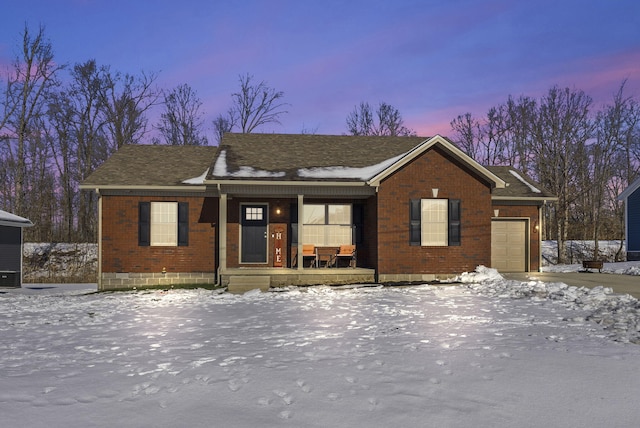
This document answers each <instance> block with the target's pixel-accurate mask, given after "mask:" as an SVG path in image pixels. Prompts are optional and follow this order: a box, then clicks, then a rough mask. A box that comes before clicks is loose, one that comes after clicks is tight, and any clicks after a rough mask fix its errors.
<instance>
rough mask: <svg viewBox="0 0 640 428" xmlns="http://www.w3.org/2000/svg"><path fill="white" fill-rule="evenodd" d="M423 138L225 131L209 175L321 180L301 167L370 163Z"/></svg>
mask: <svg viewBox="0 0 640 428" xmlns="http://www.w3.org/2000/svg"><path fill="white" fill-rule="evenodd" d="M425 140H427V138H426V137H370V136H355V137H354V136H347V135H295V134H225V135H224V137H223V139H222V141H221V143H220V150H219V151H218V153H217V155H216V158H215V159H214V162H213V168H212V169H211V170H210V172H209V176H208V177H207V179H210V180H215V179H237V178H244V179H247V178H257V177H260V179H267V180H268V179H274V180H313V181H318V180H320V181H322V178H318V177H317V176H316V177H304V176H302V175H301V174H300V169H313V168H338V167H339V168H366V167H371V166H374V165H377V164H380V163H382V162H384V161H387V160H389V159H391V158H394V157H396V156H399V155H402V154H404V153H407V152H408V151H410V150H411V149H413V148H414V147H416V146H418V145H419V144H421V143H422V142H424V141H425ZM332 180H335V177H334V178H333V179H332Z"/></svg>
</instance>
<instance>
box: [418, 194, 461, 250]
mask: <svg viewBox="0 0 640 428" xmlns="http://www.w3.org/2000/svg"><path fill="white" fill-rule="evenodd" d="M409 236H410V238H409V240H410V243H411V245H421V246H424V247H427V246H429V247H444V246H454V245H460V200H459V199H412V200H411V201H410V225H409Z"/></svg>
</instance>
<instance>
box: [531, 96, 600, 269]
mask: <svg viewBox="0 0 640 428" xmlns="http://www.w3.org/2000/svg"><path fill="white" fill-rule="evenodd" d="M590 107H591V98H590V97H589V96H587V95H586V94H585V93H584V92H582V91H574V90H571V89H569V88H565V89H560V88H558V87H553V88H551V89H550V90H549V92H548V94H547V95H546V96H545V97H543V98H542V100H541V102H540V107H539V109H538V115H537V120H536V122H535V124H534V128H533V129H534V139H533V141H532V142H533V147H532V149H533V152H534V153H535V159H536V170H537V172H538V179H539V181H540V183H541V184H542V185H543V186H544V187H545V188H547V189H549V190H550V191H551V192H553V193H554V194H555V195H557V197H558V202H557V204H556V209H555V212H554V213H553V214H554V216H553V225H554V227H555V233H556V239H557V240H558V262H559V263H566V262H567V260H568V253H567V248H566V241H567V237H568V233H569V220H570V209H571V206H572V205H573V204H574V202H575V200H576V198H577V196H578V195H579V191H580V189H581V188H580V187H579V184H578V183H577V181H576V177H579V176H580V174H579V170H580V169H581V168H585V167H586V164H587V163H588V160H587V158H586V148H585V146H586V143H587V141H588V140H589V139H590V138H591V137H592V136H593V125H592V121H591V119H590V117H589V113H590Z"/></svg>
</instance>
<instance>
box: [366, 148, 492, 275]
mask: <svg viewBox="0 0 640 428" xmlns="http://www.w3.org/2000/svg"><path fill="white" fill-rule="evenodd" d="M432 188H437V189H439V190H438V198H440V199H460V200H461V245H460V246H448V247H422V246H412V245H409V201H410V200H411V199H428V198H432V193H431V189H432ZM378 213H379V214H378V225H377V226H378V246H377V247H378V272H379V273H380V274H451V273H461V272H464V271H470V270H474V269H475V268H476V266H478V265H481V264H482V265H486V266H488V265H489V264H490V262H491V215H492V214H491V213H492V211H491V194H490V187H489V185H488V184H487V183H486V182H485V181H483V180H482V179H481V178H479V177H478V176H477V175H476V174H475V173H474V172H472V171H470V170H468V169H467V168H466V167H464V166H463V164H461V163H459V162H458V161H457V160H455V159H454V158H452V157H450V156H449V155H447V154H446V153H445V152H444V151H442V150H440V149H439V148H432V149H431V150H429V151H427V152H426V153H424V154H423V155H421V156H420V157H418V158H416V159H415V160H413V161H412V162H410V163H409V164H407V165H405V166H404V167H403V168H402V169H401V170H399V171H397V172H395V173H394V174H392V175H391V176H390V177H388V178H387V179H385V180H384V181H383V182H382V183H381V185H380V188H379V191H378Z"/></svg>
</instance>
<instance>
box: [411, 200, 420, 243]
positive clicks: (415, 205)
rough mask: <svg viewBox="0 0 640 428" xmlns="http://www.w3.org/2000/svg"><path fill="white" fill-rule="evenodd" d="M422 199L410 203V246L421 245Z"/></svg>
mask: <svg viewBox="0 0 640 428" xmlns="http://www.w3.org/2000/svg"><path fill="white" fill-rule="evenodd" d="M420 211H421V209H420V199H411V200H410V201H409V244H410V245H420V244H421V238H420V217H421V215H420V214H421V213H420Z"/></svg>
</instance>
